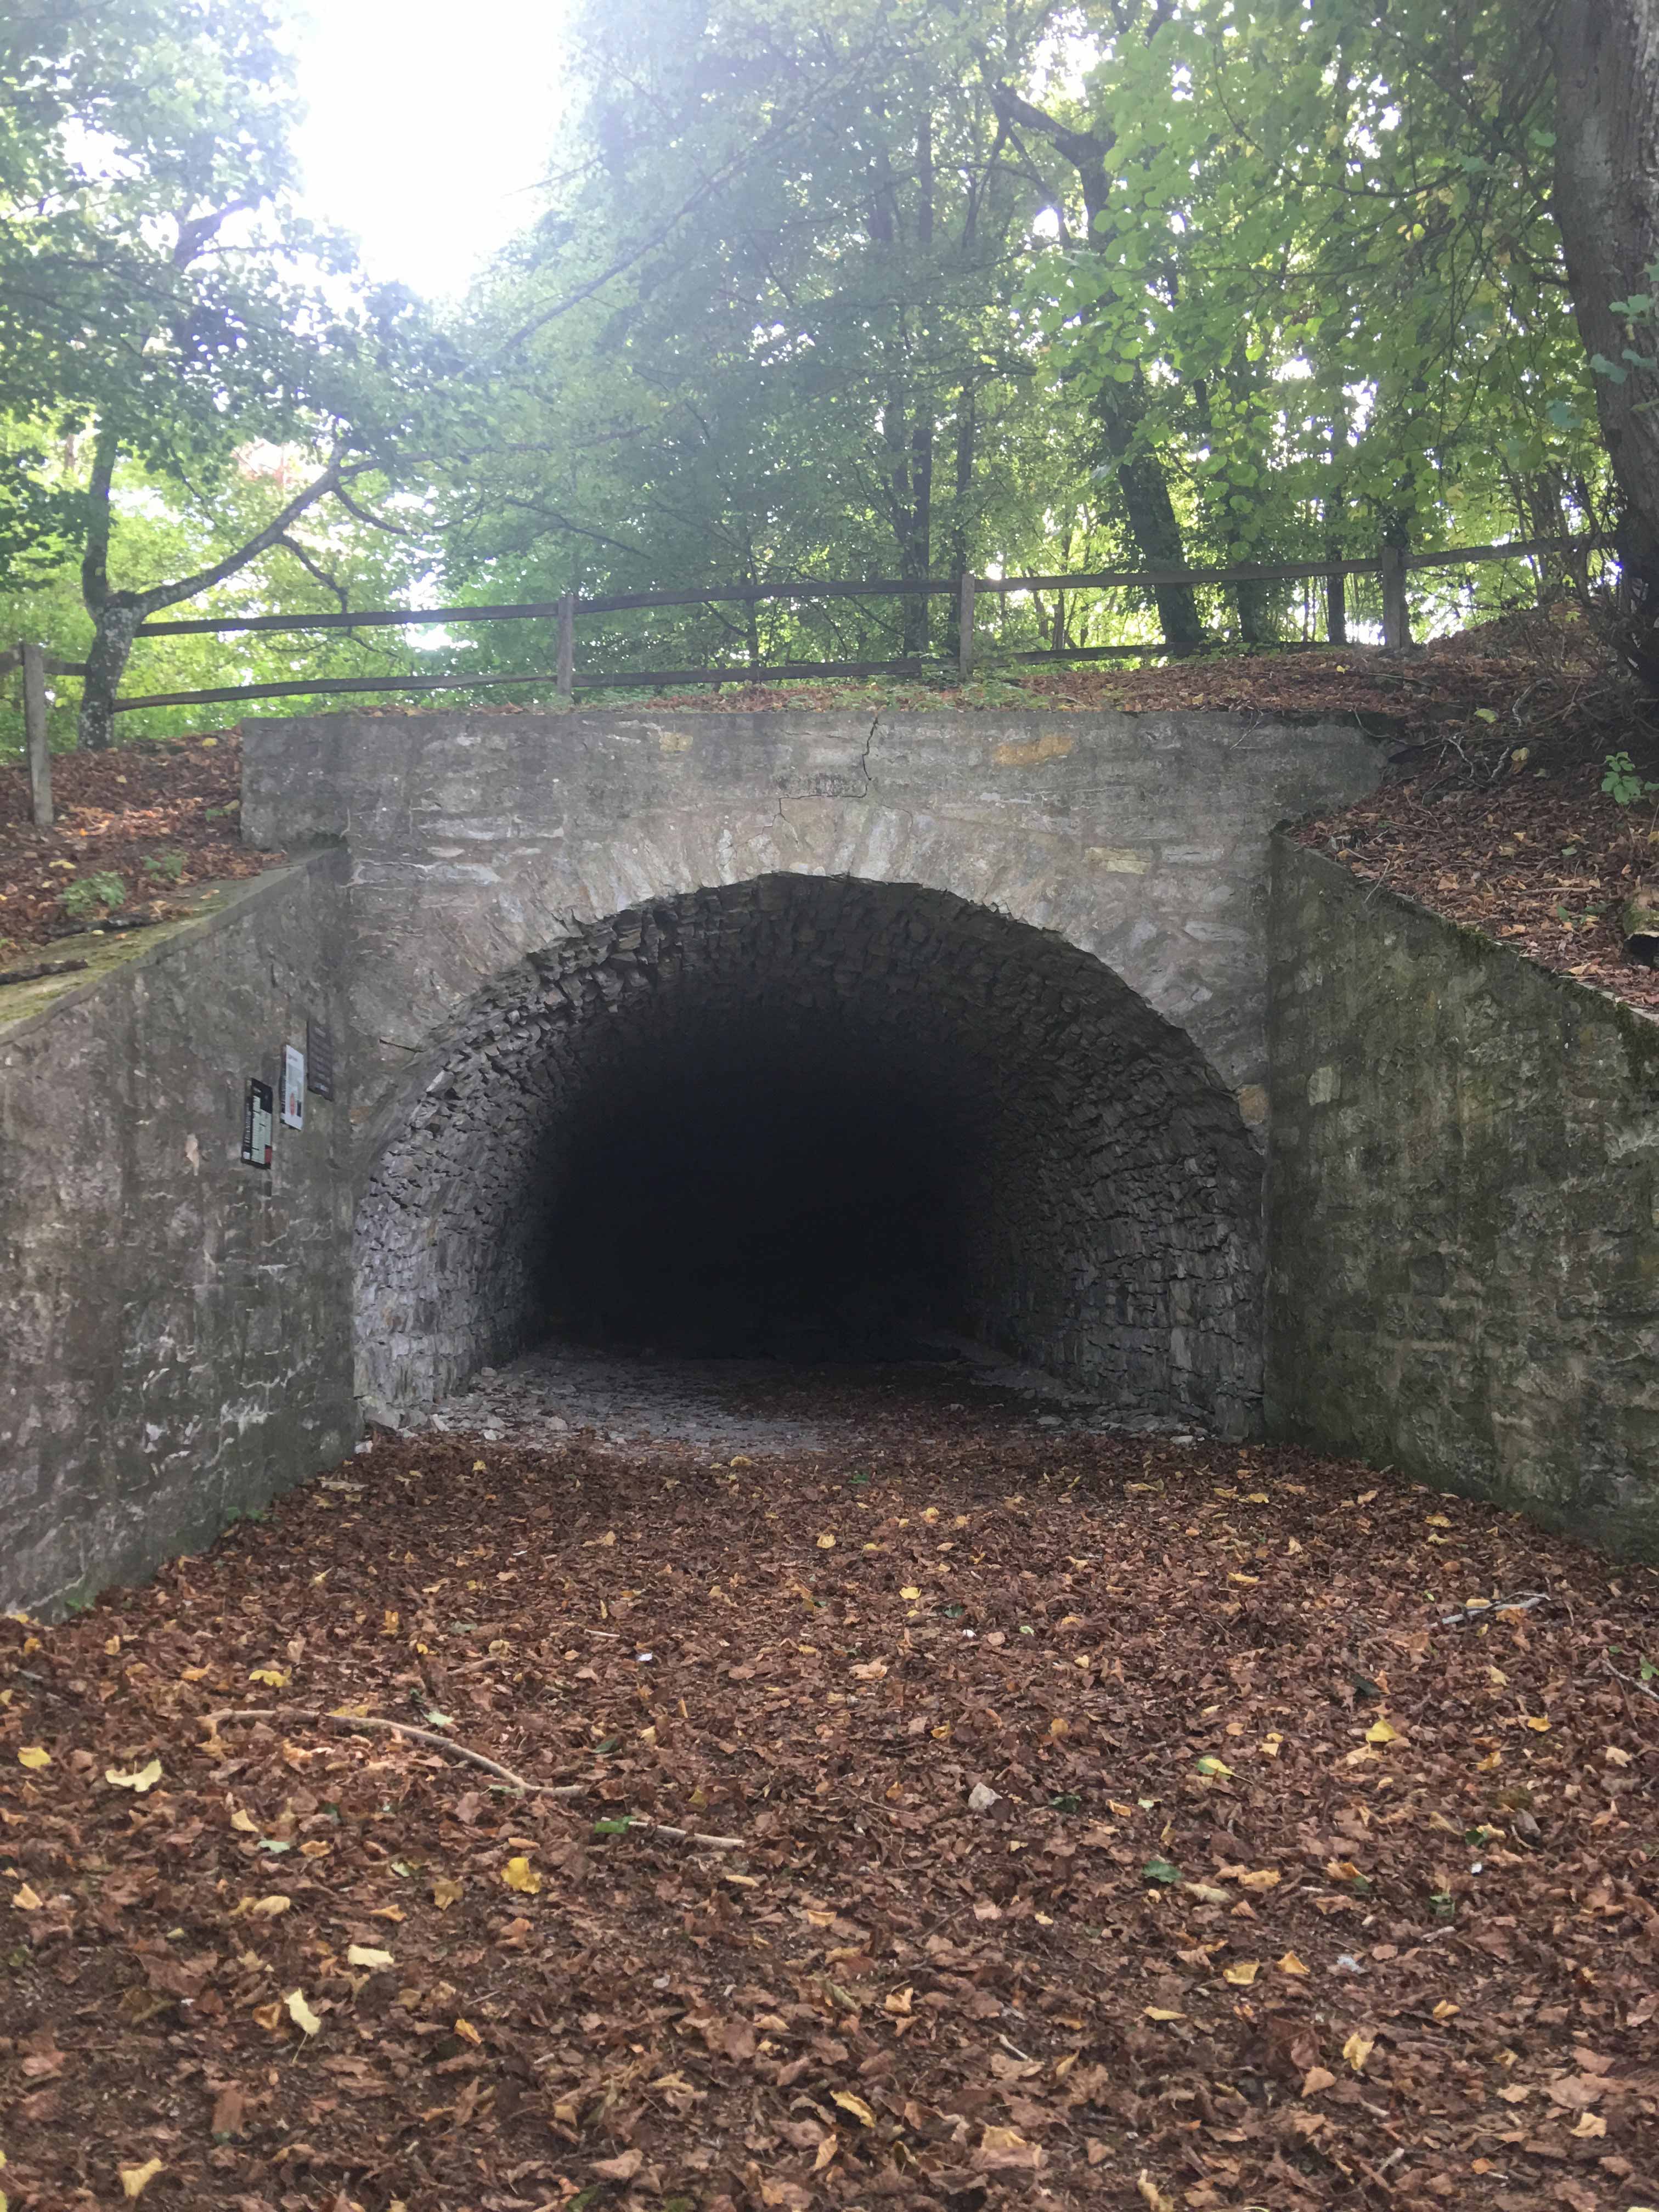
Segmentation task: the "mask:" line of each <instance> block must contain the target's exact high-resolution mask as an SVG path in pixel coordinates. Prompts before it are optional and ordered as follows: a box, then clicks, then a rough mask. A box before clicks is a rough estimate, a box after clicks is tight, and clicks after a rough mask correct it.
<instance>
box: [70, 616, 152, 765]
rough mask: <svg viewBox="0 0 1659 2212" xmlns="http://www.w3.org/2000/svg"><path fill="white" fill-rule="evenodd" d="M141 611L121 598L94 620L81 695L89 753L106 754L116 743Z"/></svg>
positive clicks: (82, 732) (84, 738) (83, 732)
mask: <svg viewBox="0 0 1659 2212" xmlns="http://www.w3.org/2000/svg"><path fill="white" fill-rule="evenodd" d="M143 618H144V617H143V611H142V610H141V609H139V608H137V607H134V606H129V605H126V604H125V602H124V601H123V600H121V599H106V600H105V602H104V604H103V605H102V606H101V607H100V608H99V610H98V611H97V614H96V615H95V616H94V621H95V623H96V624H97V628H96V629H94V633H93V639H92V650H91V651H90V652H89V653H88V655H87V661H86V668H87V674H86V681H85V684H84V685H83V686H82V692H81V724H80V743H81V745H82V749H83V750H85V751H87V752H91V753H101V752H106V751H107V750H108V749H109V748H110V746H111V745H112V744H114V743H115V698H116V694H117V693H118V690H120V688H121V678H122V677H123V676H124V675H125V673H126V665H127V659H128V656H129V655H130V654H131V651H132V641H133V637H134V635H135V633H136V632H137V628H138V625H139V623H141V622H142V621H143Z"/></svg>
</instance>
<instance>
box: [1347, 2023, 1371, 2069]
mask: <svg viewBox="0 0 1659 2212" xmlns="http://www.w3.org/2000/svg"><path fill="white" fill-rule="evenodd" d="M1375 2043H1376V2037H1375V2036H1374V2035H1367V2034H1366V2033H1364V2029H1363V2028H1358V2027H1357V2028H1355V2030H1354V2032H1353V2033H1352V2035H1351V2036H1350V2037H1349V2038H1348V2039H1347V2041H1346V2043H1345V2044H1344V2045H1343V2046H1342V2056H1343V2057H1345V2058H1346V2060H1347V2062H1348V2063H1349V2065H1350V2066H1352V2069H1353V2070H1354V2072H1355V2073H1356V2074H1363V2073H1364V2070H1365V2061H1366V2060H1367V2059H1368V2058H1369V2057H1370V2055H1371V2048H1372V2045H1374V2044H1375Z"/></svg>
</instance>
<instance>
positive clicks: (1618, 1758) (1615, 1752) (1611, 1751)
mask: <svg viewBox="0 0 1659 2212" xmlns="http://www.w3.org/2000/svg"><path fill="white" fill-rule="evenodd" d="M1601 1757H1602V1759H1604V1760H1605V1761H1606V1763H1607V1765H1609V1766H1628V1765H1630V1753H1628V1752H1627V1751H1622V1750H1620V1747H1619V1746H1618V1745H1617V1744H1616V1743H1610V1744H1608V1745H1607V1747H1606V1748H1605V1749H1604V1750H1603V1752H1602V1753H1601Z"/></svg>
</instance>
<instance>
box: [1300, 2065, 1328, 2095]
mask: <svg viewBox="0 0 1659 2212" xmlns="http://www.w3.org/2000/svg"><path fill="white" fill-rule="evenodd" d="M1335 2080H1336V2076H1335V2075H1334V2074H1332V2073H1330V2072H1329V2071H1328V2069H1326V2068H1325V2067H1323V2066H1310V2068H1309V2069H1308V2070H1307V2072H1306V2073H1305V2074H1304V2075H1303V2077H1302V2093H1303V2095H1304V2097H1316V2096H1317V2095H1318V2094H1319V2093H1320V2091H1321V2090H1322V2089H1328V2088H1329V2087H1331V2085H1332V2084H1333V2083H1334V2081H1335Z"/></svg>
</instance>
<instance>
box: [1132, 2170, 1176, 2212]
mask: <svg viewBox="0 0 1659 2212" xmlns="http://www.w3.org/2000/svg"><path fill="white" fill-rule="evenodd" d="M1135 2187H1136V2188H1137V2189H1138V2190H1139V2192H1140V2196H1141V2199H1142V2202H1143V2203H1145V2204H1146V2212H1176V2201H1175V2199H1174V2197H1170V2196H1169V2195H1168V2194H1167V2193H1166V2192H1165V2191H1164V2190H1162V2189H1160V2188H1159V2187H1158V2184H1157V2182H1155V2181H1154V2180H1153V2179H1152V2175H1151V2174H1150V2173H1138V2174H1137V2175H1136V2176H1135Z"/></svg>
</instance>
